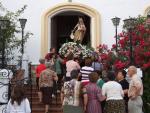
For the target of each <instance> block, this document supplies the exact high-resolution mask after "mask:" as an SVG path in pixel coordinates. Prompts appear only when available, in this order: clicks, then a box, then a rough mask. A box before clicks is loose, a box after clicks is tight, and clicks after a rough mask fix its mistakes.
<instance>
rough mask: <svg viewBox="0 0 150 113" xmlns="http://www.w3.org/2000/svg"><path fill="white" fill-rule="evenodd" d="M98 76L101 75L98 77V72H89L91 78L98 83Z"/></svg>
mask: <svg viewBox="0 0 150 113" xmlns="http://www.w3.org/2000/svg"><path fill="white" fill-rule="evenodd" d="M98 78H99V77H98V74H97V73H96V72H92V73H90V74H89V80H90V82H92V83H96V82H97V80H98Z"/></svg>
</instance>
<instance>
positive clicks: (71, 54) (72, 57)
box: [67, 52, 74, 60]
mask: <svg viewBox="0 0 150 113" xmlns="http://www.w3.org/2000/svg"><path fill="white" fill-rule="evenodd" d="M73 59H74V56H73V53H72V52H70V53H69V55H68V56H67V60H73Z"/></svg>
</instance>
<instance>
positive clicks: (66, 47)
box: [59, 42, 93, 58]
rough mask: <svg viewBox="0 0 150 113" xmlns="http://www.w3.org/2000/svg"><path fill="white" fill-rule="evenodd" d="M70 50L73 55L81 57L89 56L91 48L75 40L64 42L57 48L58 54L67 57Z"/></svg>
mask: <svg viewBox="0 0 150 113" xmlns="http://www.w3.org/2000/svg"><path fill="white" fill-rule="evenodd" d="M70 52H72V53H73V54H74V57H82V58H86V57H91V56H92V53H93V51H92V50H91V49H88V48H87V47H86V46H82V45H81V44H78V43H75V42H68V43H64V44H63V45H62V46H61V48H60V49H59V54H60V55H61V56H63V57H67V56H68V55H69V53H70Z"/></svg>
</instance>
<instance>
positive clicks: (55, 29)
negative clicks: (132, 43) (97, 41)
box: [51, 11, 91, 51]
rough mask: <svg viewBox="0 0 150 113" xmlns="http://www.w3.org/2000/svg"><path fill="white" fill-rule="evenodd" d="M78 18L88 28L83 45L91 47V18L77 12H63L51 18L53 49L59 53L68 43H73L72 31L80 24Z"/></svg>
mask: <svg viewBox="0 0 150 113" xmlns="http://www.w3.org/2000/svg"><path fill="white" fill-rule="evenodd" d="M78 17H82V18H83V20H84V24H85V26H86V34H85V37H84V39H83V41H82V44H83V45H91V40H90V39H91V38H90V23H91V22H90V21H91V20H90V17H89V16H87V15H85V14H83V13H81V12H75V11H70V12H69V11H68V12H63V13H60V14H57V15H55V16H54V17H52V18H51V47H55V48H56V49H57V51H58V50H59V48H60V47H61V46H62V44H64V43H66V42H73V40H72V39H71V38H70V34H71V30H72V29H73V28H74V27H75V25H76V24H77V22H78Z"/></svg>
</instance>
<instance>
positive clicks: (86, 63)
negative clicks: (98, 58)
mask: <svg viewBox="0 0 150 113" xmlns="http://www.w3.org/2000/svg"><path fill="white" fill-rule="evenodd" d="M91 65H92V59H91V58H86V59H85V66H91Z"/></svg>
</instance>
